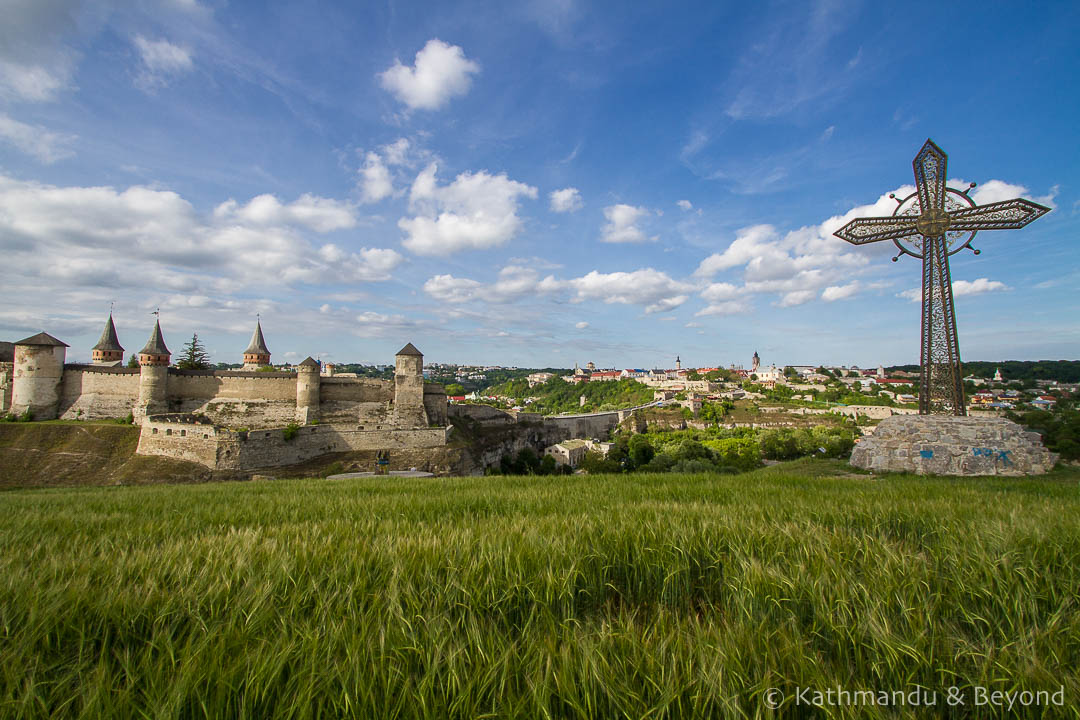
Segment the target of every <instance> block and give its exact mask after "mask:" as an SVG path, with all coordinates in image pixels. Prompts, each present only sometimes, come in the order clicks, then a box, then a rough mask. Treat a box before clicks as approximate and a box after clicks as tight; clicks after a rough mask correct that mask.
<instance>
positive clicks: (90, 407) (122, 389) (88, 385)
mask: <svg viewBox="0 0 1080 720" xmlns="http://www.w3.org/2000/svg"><path fill="white" fill-rule="evenodd" d="M138 399H139V370H138V368H121V367H94V366H92V365H67V366H65V367H64V376H63V381H62V383H61V386H60V407H59V416H60V418H61V419H62V420H75V419H77V418H82V419H84V420H101V419H108V418H124V417H127V415H128V413H130V412H131V411H132V409H133V408H134V407H135V404H136V402H137V401H138ZM80 411H82V412H81V414H80Z"/></svg>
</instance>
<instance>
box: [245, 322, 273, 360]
mask: <svg viewBox="0 0 1080 720" xmlns="http://www.w3.org/2000/svg"><path fill="white" fill-rule="evenodd" d="M244 354H245V355H269V354H270V351H269V350H267V349H266V340H263V334H262V323H261V322H260V321H258V320H256V321H255V332H253V333H252V334H251V342H249V343H248V346H247V350H245V351H244Z"/></svg>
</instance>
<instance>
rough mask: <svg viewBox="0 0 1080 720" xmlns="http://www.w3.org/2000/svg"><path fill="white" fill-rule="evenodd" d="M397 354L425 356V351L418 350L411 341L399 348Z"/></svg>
mask: <svg viewBox="0 0 1080 720" xmlns="http://www.w3.org/2000/svg"><path fill="white" fill-rule="evenodd" d="M397 354H398V355H420V356H423V354H424V353H422V352H420V351H419V350H417V349H416V346H415V345H413V344H412V343H409V344H407V345H406V346H405V347H403V348H401V349H400V350H398V351H397Z"/></svg>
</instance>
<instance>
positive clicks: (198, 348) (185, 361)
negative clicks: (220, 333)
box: [176, 333, 210, 370]
mask: <svg viewBox="0 0 1080 720" xmlns="http://www.w3.org/2000/svg"><path fill="white" fill-rule="evenodd" d="M176 367H178V368H180V369H181V370H208V369H210V356H209V355H207V353H206V348H204V347H203V345H202V343H201V342H199V333H192V334H191V342H189V343H187V344H185V345H184V350H183V355H182V356H181V359H180V360H179V362H177V363H176Z"/></svg>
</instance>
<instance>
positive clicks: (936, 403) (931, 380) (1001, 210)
mask: <svg viewBox="0 0 1080 720" xmlns="http://www.w3.org/2000/svg"><path fill="white" fill-rule="evenodd" d="M912 168H913V169H914V171H915V187H916V191H915V192H914V193H912V194H911V195H909V196H907V197H906V198H904V199H902V200H899V199H898V200H897V206H896V210H894V211H893V215H892V217H875V218H857V219H855V220H852V221H851V222H849V223H848V224H847V225H845V226H844V227H842V228H840V229H839V230H837V231H836V232H835V233H833V234H834V235H836V237H838V238H840V239H841V240H845V241H847V242H849V243H851V244H852V245H865V244H867V243H872V242H879V241H881V240H892V241H893V243H894V244H895V245H896V247H897V249H899V250H900V253H899V254H898V255H897V256H896V257H894V258H893V260H896V259H898V258H899V257H900V255H911V256H912V257H916V258H919V259H921V260H922V261H923V273H922V277H923V284H922V344H921V348H920V353H919V362H920V365H921V372H920V382H921V385H920V388H919V412H920V413H921V414H923V415H928V414H931V413H946V414H952V415H966V414H967V408H966V406H965V402H964V383H963V370H962V369H961V364H960V343H959V340H958V339H957V334H956V313H955V307H954V305H953V292H952V278H951V273H950V270H949V256H950V255H954V254H956V253H958V252H960V251H961V250H963V249H965V248H967V249H969V250H972V251H973V252H974V253H975V254H976V255H977V254H978V253H979V251H978V250H974V249H973V248H972V247H971V241H972V240H973V239H974V238H975V233H976V232H978V231H979V230H1013V229H1019V228H1022V227H1024V226H1025V225H1027V224H1028V223H1030V222H1032V221H1034V220H1037V219H1038V218H1040V217H1042V216H1043V215H1045V214H1046V213H1048V212H1050V208H1048V207H1044V206H1042V205H1039V204H1038V203H1034V202H1031V201H1030V200H1024V199H1023V198H1017V199H1014V200H1005V201H1003V202H996V203H989V204H987V205H976V204H975V201H974V200H972V199H971V198H970V197H968V190H970V189H971V187H975V185H974V183H972V185H971V187H969V188H968V190H963V191H961V190H956V189H954V188H951V187H947V186H946V184H945V178H946V177H947V169H948V156H947V155H946V154H945V152H944V151H943V150H942V149H941V148H939V147H938V146H937V145H936V144H934V142H933V141H932V140H927V141H926V143H925V144H924V145H923V146H922V149H921V150H919V153H918V155H916V156H915V160H914V161H912ZM890 197H891V196H890Z"/></svg>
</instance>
